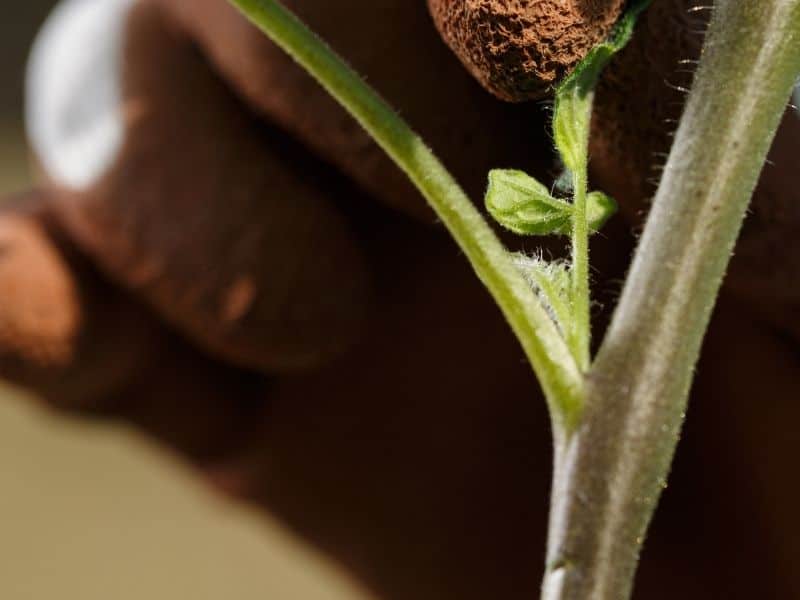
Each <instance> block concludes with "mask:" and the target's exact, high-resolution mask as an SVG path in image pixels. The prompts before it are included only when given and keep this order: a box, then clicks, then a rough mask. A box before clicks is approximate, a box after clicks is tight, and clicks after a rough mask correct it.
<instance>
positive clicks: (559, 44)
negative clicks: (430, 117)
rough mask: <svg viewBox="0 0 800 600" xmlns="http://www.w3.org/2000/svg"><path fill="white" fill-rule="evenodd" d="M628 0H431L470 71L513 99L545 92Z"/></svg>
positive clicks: (608, 26)
mask: <svg viewBox="0 0 800 600" xmlns="http://www.w3.org/2000/svg"><path fill="white" fill-rule="evenodd" d="M624 4H625V2H624V0H428V5H429V7H430V11H431V14H432V15H433V18H434V21H435V23H436V26H437V27H438V28H439V31H440V33H441V34H442V37H443V38H444V39H445V41H446V42H447V43H448V45H449V46H450V48H452V50H453V51H454V52H455V53H456V55H458V57H459V58H460V59H461V61H462V62H463V63H464V65H465V66H466V67H467V69H468V70H469V72H470V73H472V75H473V76H474V77H475V78H476V79H477V80H478V81H479V82H480V83H481V84H482V85H483V86H484V87H485V88H486V89H488V90H489V91H490V92H492V93H493V94H494V95H496V96H497V97H499V98H501V99H503V100H507V101H510V102H522V101H525V100H531V99H536V98H541V97H542V96H544V95H545V94H547V92H548V90H550V88H552V86H553V85H554V84H556V83H557V82H558V81H560V80H561V79H562V78H563V77H564V76H565V75H566V74H567V73H569V72H570V71H571V70H572V69H573V68H574V67H575V65H576V64H577V63H578V62H580V61H581V60H582V59H583V57H584V56H586V54H587V52H588V51H589V50H590V49H591V48H592V47H593V46H594V45H596V44H597V43H598V42H600V41H601V40H603V39H604V38H605V37H606V36H607V35H608V34H609V32H610V30H611V28H612V26H613V25H614V23H616V21H617V19H618V18H619V16H620V13H621V11H622V8H623V5H624Z"/></svg>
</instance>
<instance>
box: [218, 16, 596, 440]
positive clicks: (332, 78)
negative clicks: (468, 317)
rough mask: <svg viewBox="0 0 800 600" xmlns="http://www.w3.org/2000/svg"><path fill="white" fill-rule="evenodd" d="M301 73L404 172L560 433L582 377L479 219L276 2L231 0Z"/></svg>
mask: <svg viewBox="0 0 800 600" xmlns="http://www.w3.org/2000/svg"><path fill="white" fill-rule="evenodd" d="M230 1H231V2H232V3H233V4H234V5H235V6H237V7H238V8H239V10H241V11H242V13H243V14H244V15H245V16H246V17H248V18H249V19H250V20H251V21H252V22H253V23H254V24H255V25H256V26H257V27H259V28H260V29H261V30H262V31H263V32H264V33H265V34H266V35H267V36H268V37H269V38H271V39H272V40H273V41H274V42H275V43H276V44H277V45H278V46H280V47H281V48H283V49H284V50H285V51H286V52H287V53H288V54H289V55H291V56H292V57H293V58H294V59H295V60H296V61H297V62H298V63H299V64H300V65H301V66H302V67H303V68H305V69H306V70H307V71H308V72H309V73H310V74H311V75H312V76H313V77H314V78H316V79H317V81H319V82H320V84H321V85H322V86H323V87H324V88H325V89H326V90H327V91H328V92H329V93H330V94H331V95H332V96H333V97H334V98H335V99H336V100H338V101H339V103H340V104H341V105H342V106H343V107H344V108H345V109H346V110H347V111H348V112H349V113H350V114H351V115H352V116H353V117H354V118H355V119H356V120H357V121H358V122H359V123H360V124H361V126H362V127H364V129H366V130H367V131H368V132H369V133H370V134H371V135H372V137H373V138H374V139H375V140H376V142H377V143H378V144H379V145H380V146H381V147H382V148H383V150H384V151H385V152H386V153H387V154H388V155H389V156H390V157H391V158H392V159H393V160H394V162H395V163H396V164H397V165H398V166H399V167H400V168H401V169H402V170H403V171H404V172H405V173H406V174H407V175H408V177H409V178H410V179H411V180H412V181H413V182H414V184H415V185H416V186H417V188H418V189H419V190H420V192H421V193H422V194H423V196H425V198H426V199H427V200H428V202H429V203H430V205H431V206H432V207H433V209H434V210H435V211H436V213H437V215H438V216H439V218H440V219H441V220H442V222H443V223H444V225H445V226H446V227H447V228H448V230H449V231H450V233H451V234H452V236H453V237H454V238H455V240H456V242H457V243H458V245H459V246H460V247H461V249H462V251H463V252H464V254H466V256H467V258H468V259H469V261H470V263H471V264H472V266H473V268H474V269H475V272H476V273H477V275H478V277H479V278H480V280H481V281H482V282H483V283H484V285H486V287H487V288H488V289H489V291H490V293H491V294H492V296H493V297H494V299H495V301H496V302H497V304H498V305H499V307H500V309H501V310H502V312H503V314H504V315H505V317H506V319H507V320H508V322H509V323H510V324H511V327H512V329H513V330H514V332H515V334H516V336H517V338H518V339H519V340H520V342H521V344H522V347H523V349H524V350H525V352H526V354H527V356H528V359H529V360H530V362H531V364H532V365H533V368H534V370H535V371H536V375H537V376H538V378H539V382H540V383H541V385H542V388H543V390H544V392H545V395H546V397H547V399H548V402H549V404H550V408H551V414H552V415H553V416H554V419H555V420H556V423H555V429H556V430H557V431H561V430H563V429H565V428H568V427H569V426H570V425H569V424H570V423H572V422H574V420H575V419H576V415H577V414H578V413H579V411H580V407H581V405H582V401H583V393H584V378H583V374H582V372H581V370H580V369H579V368H578V365H577V364H576V362H575V360H574V358H573V356H572V354H571V352H570V350H569V348H568V346H567V344H566V342H564V340H563V338H562V337H561V335H560V333H559V332H558V329H557V328H556V325H555V324H554V323H553V321H552V320H551V319H550V317H549V316H548V314H547V312H546V310H545V309H544V307H543V306H542V304H541V302H540V301H539V299H538V298H537V297H536V294H535V293H534V292H533V290H532V289H531V287H530V285H529V284H528V283H527V281H525V279H524V277H523V276H522V274H521V273H520V271H519V270H518V269H517V267H516V266H515V265H514V263H513V261H512V259H511V257H510V255H509V253H508V252H507V251H506V249H505V248H504V247H503V245H502V244H501V242H500V240H499V239H498V238H497V236H496V235H495V233H494V232H493V231H492V229H491V228H490V227H489V225H488V224H487V223H486V220H485V219H484V218H483V216H482V215H481V214H480V213H479V212H478V211H477V210H476V208H475V206H474V205H473V204H472V202H471V201H470V200H469V198H468V197H467V196H466V194H465V193H464V192H463V190H462V189H461V188H460V187H459V185H458V184H457V183H456V182H455V180H454V179H453V177H452V176H451V175H450V173H449V172H448V171H447V169H446V168H445V167H444V166H443V165H442V164H441V162H440V161H439V160H438V159H437V158H436V156H434V154H433V152H431V150H430V149H429V148H428V147H427V146H426V145H425V144H424V143H423V142H422V140H421V139H420V138H419V136H418V135H417V134H416V133H414V131H412V130H411V129H410V128H409V127H408V125H407V124H406V123H405V122H404V121H403V120H402V119H400V117H398V116H397V114H396V113H395V112H394V111H393V110H392V109H391V108H390V107H389V106H388V105H387V104H386V102H385V101H384V100H383V99H382V98H381V97H380V96H379V95H378V94H377V93H376V92H375V91H374V90H373V89H372V88H371V87H369V86H368V85H367V84H366V83H365V82H364V81H363V80H362V79H361V77H359V75H358V74H357V73H356V72H355V71H354V70H353V69H351V68H350V67H349V66H347V64H345V62H344V61H343V60H342V59H341V58H339V57H338V56H337V55H336V54H335V53H334V52H333V51H332V50H331V49H330V48H329V47H328V46H327V45H326V44H325V43H324V42H322V40H320V39H319V38H318V37H317V36H316V35H314V33H312V32H311V31H310V30H309V29H308V28H307V27H305V26H304V25H303V24H302V23H301V22H300V21H299V20H298V19H297V17H295V16H294V15H293V14H292V13H291V12H290V11H288V10H287V9H286V8H285V7H284V6H283V5H282V4H281V3H280V2H278V1H277V0H230Z"/></svg>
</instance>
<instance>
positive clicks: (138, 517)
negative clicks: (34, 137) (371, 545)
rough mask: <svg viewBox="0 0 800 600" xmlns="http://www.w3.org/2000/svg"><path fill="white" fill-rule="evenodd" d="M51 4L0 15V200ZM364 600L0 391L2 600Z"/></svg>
mask: <svg viewBox="0 0 800 600" xmlns="http://www.w3.org/2000/svg"><path fill="white" fill-rule="evenodd" d="M49 4H52V2H50V0H26V2H14V3H10V2H9V3H4V5H3V8H2V9H1V10H2V13H3V15H2V18H0V198H2V196H3V195H5V194H6V193H8V192H10V191H12V190H19V189H23V188H24V187H26V186H27V185H28V168H27V150H26V148H25V144H24V137H23V135H22V129H21V124H20V112H21V111H20V105H21V73H22V66H23V64H22V63H23V62H24V57H25V54H26V49H27V45H28V43H29V41H30V38H31V36H32V34H33V31H34V30H35V29H36V27H37V25H38V22H39V21H40V20H41V18H42V16H43V15H44V13H45V12H46V10H47V8H48V5H49ZM2 301H3V300H2V298H0V303H2ZM363 598H365V595H363V594H362V593H361V592H359V591H357V590H356V588H355V585H354V584H352V583H351V582H349V581H348V580H347V579H346V578H345V576H344V575H342V574H341V573H339V572H338V571H337V570H336V568H335V566H334V565H332V564H328V563H327V562H326V560H325V559H324V558H323V557H321V556H319V555H317V554H316V553H314V552H313V551H312V550H311V549H310V548H307V547H305V546H304V545H302V544H301V542H300V541H298V540H296V539H294V538H293V537H292V536H291V535H290V534H289V533H288V532H287V531H285V530H283V528H282V527H281V526H280V525H279V524H278V523H275V522H272V521H270V519H269V516H268V515H255V514H251V513H249V512H247V511H245V510H244V509H241V508H238V507H234V506H232V505H230V504H228V503H226V502H224V501H222V500H221V499H219V498H217V497H215V496H213V495H212V494H211V493H210V492H208V490H206V489H205V488H204V487H202V486H201V484H200V483H199V482H198V481H196V480H194V479H193V478H192V476H191V474H190V473H189V472H188V471H186V470H184V469H183V467H182V466H181V465H179V464H178V463H177V461H173V460H172V458H171V457H170V456H168V455H166V454H162V453H160V452H159V451H158V450H157V449H155V448H152V447H150V446H149V445H148V444H147V443H146V442H145V440H142V439H140V438H139V437H138V436H137V435H136V434H135V432H131V431H126V430H125V429H123V428H112V427H107V426H101V425H96V424H93V425H89V424H86V423H80V422H76V421H74V420H71V419H66V418H63V417H59V416H56V415H54V414H52V413H50V412H49V411H47V410H46V409H45V408H43V407H41V406H39V405H38V404H37V403H36V402H35V401H34V400H33V399H31V398H28V397H26V396H25V395H24V394H20V393H19V392H18V391H16V390H11V389H10V388H8V387H6V386H3V385H0V599H2V600H50V599H58V600H144V599H146V600H183V599H191V600H221V599H225V600H229V599H230V600H250V599H253V600H255V599H258V600H283V599H287V600H294V599H300V600H354V599H363Z"/></svg>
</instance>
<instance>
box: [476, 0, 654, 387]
mask: <svg viewBox="0 0 800 600" xmlns="http://www.w3.org/2000/svg"><path fill="white" fill-rule="evenodd" d="M648 4H650V0H640V1H639V2H634V3H633V4H632V5H631V6H630V7H629V8H628V10H627V12H626V13H625V15H624V16H623V17H622V19H621V20H620V21H619V23H618V24H617V26H616V28H615V29H614V32H613V33H612V35H611V37H610V38H609V39H608V40H607V41H605V42H603V43H601V44H599V45H597V46H595V47H594V48H593V49H592V50H591V51H590V52H589V54H588V55H587V56H586V58H584V59H583V61H581V63H580V64H579V65H578V66H577V67H576V68H575V70H574V71H573V72H572V73H571V74H570V75H569V76H568V77H567V78H566V79H564V81H563V82H562V83H561V84H560V85H559V86H558V87H557V88H556V95H555V109H554V113H553V138H554V140H555V145H556V150H557V151H558V153H559V157H560V159H561V162H562V164H563V166H564V172H563V174H562V176H561V177H559V178H558V180H557V181H556V182H555V185H554V186H553V187H554V189H555V191H556V192H557V193H560V194H571V196H572V201H571V202H568V201H567V200H565V199H564V198H561V197H559V196H558V195H553V194H551V193H550V191H549V190H548V188H547V187H546V186H545V185H543V184H542V183H540V182H538V181H536V180H535V179H534V178H533V177H531V176H529V175H526V174H525V173H523V172H521V171H513V170H502V169H497V170H494V171H492V172H491V173H490V174H489V187H488V190H487V193H486V207H487V209H488V210H489V213H490V214H491V215H492V217H493V218H494V219H495V220H496V221H497V222H498V223H500V224H501V225H502V226H503V227H505V228H506V229H509V230H511V231H513V232H515V233H518V234H520V235H539V236H541V235H569V236H571V242H572V260H571V264H570V265H569V266H568V267H567V266H565V265H564V264H563V263H557V264H551V263H548V262H546V261H544V260H542V259H527V260H525V259H524V257H518V258H517V265H518V266H519V267H520V268H521V269H522V270H523V271H524V273H525V275H526V277H527V278H528V280H529V281H530V282H531V284H532V285H533V286H534V288H535V290H536V293H537V294H538V295H539V297H540V298H541V300H542V302H543V303H544V305H545V306H547V307H548V309H549V312H550V314H551V317H552V318H554V320H555V321H556V324H557V325H558V328H559V331H560V333H561V335H562V336H564V338H565V341H566V343H567V345H568V346H569V349H570V351H571V352H572V355H573V357H574V358H575V361H576V362H577V363H578V365H579V367H580V368H581V370H582V371H583V372H584V373H586V372H587V371H588V370H589V368H590V366H591V354H590V347H591V310H590V308H591V297H590V290H589V236H590V234H592V233H595V232H597V231H599V230H600V228H601V227H602V226H603V225H604V224H605V222H606V221H607V220H608V219H609V218H610V217H611V216H612V215H613V214H614V213H615V212H616V209H617V206H616V203H615V202H614V200H613V199H612V198H610V197H609V196H607V195H605V194H603V193H602V192H591V193H589V192H588V167H589V134H590V130H591V120H592V105H593V102H594V88H595V86H596V84H597V81H598V79H599V78H600V75H601V73H602V72H603V69H604V68H605V67H606V65H607V64H608V62H609V61H610V60H611V58H612V57H613V56H614V54H616V53H617V52H619V51H620V50H622V48H624V47H625V46H626V45H627V43H628V42H629V41H630V39H631V36H632V35H633V30H634V26H635V24H636V20H637V18H638V16H639V14H640V13H641V12H642V11H643V10H644V9H645V8H646V7H647V5H648ZM567 273H568V276H567Z"/></svg>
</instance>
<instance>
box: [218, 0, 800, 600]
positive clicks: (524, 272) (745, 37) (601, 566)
mask: <svg viewBox="0 0 800 600" xmlns="http://www.w3.org/2000/svg"><path fill="white" fill-rule="evenodd" d="M231 2H232V3H233V4H234V5H236V6H237V7H238V8H239V9H240V10H241V11H242V12H243V13H244V14H245V15H246V16H247V17H249V18H250V19H251V20H252V21H253V22H254V23H255V24H256V25H257V26H258V27H259V28H261V29H262V30H263V31H264V32H265V33H266V34H267V35H268V36H269V37H270V38H271V39H272V40H273V41H275V42H276V43H277V44H278V45H279V46H281V47H282V48H283V49H284V50H286V51H287V52H288V53H289V54H290V55H292V56H293V57H294V58H295V60H296V61H297V62H298V63H299V64H300V65H302V66H303V67H304V68H305V69H306V70H308V71H309V73H311V74H312V75H313V76H314V77H315V78H316V79H317V80H318V81H319V82H320V83H321V84H322V85H323V86H324V87H325V88H326V89H327V90H328V91H329V92H330V93H331V94H332V95H333V96H334V97H335V98H336V99H337V100H338V101H339V102H340V103H341V104H342V105H343V106H344V107H345V108H346V109H347V110H348V111H349V112H350V113H351V114H352V115H353V117H354V118H355V119H356V120H358V122H359V123H360V124H361V125H362V126H363V127H364V128H365V129H366V130H367V131H368V132H369V133H370V134H371V135H372V136H373V137H374V138H375V140H376V141H377V143H378V144H380V145H381V147H382V148H383V149H384V150H385V151H386V152H387V153H388V154H389V156H391V158H392V159H394V161H395V162H396V163H397V165H398V166H399V167H400V168H401V169H402V170H403V171H404V172H405V173H406V174H407V175H408V176H409V178H410V179H411V180H412V181H413V182H414V183H415V184H416V186H417V187H418V188H419V190H420V192H421V193H422V194H423V195H424V196H425V198H427V200H428V202H429V203H430V204H431V206H432V207H433V208H434V210H435V211H436V212H437V214H438V215H439V217H440V218H441V220H442V222H443V223H444V225H445V226H446V227H447V228H448V229H449V230H450V232H451V234H452V235H453V237H454V239H455V240H456V242H457V243H458V244H459V246H460V247H461V249H462V250H463V252H464V253H465V255H466V257H467V258H468V260H469V261H470V262H471V264H472V266H473V268H474V269H475V272H476V274H477V276H478V277H479V278H480V279H481V281H482V282H483V283H484V284H485V285H486V287H487V289H488V290H489V292H490V293H491V294H492V295H493V297H494V299H495V300H496V302H497V304H498V306H499V307H500V309H501V310H502V312H503V314H504V315H505V317H506V318H507V320H508V322H509V324H510V325H511V327H512V329H513V330H514V332H515V334H516V335H517V337H518V338H519V340H520V343H521V345H522V347H523V349H524V350H525V352H526V354H527V356H528V358H529V359H530V362H531V365H532V367H533V369H534V371H535V372H536V374H537V376H538V378H539V381H540V383H541V385H542V388H543V390H544V393H545V396H546V398H547V401H548V405H549V408H550V413H551V416H552V421H553V435H554V439H555V467H554V469H555V472H554V480H553V481H554V485H553V500H552V509H551V518H550V537H549V543H548V560H547V568H546V573H545V581H544V585H543V591H542V597H543V598H544V599H545V600H567V599H569V600H624V599H625V598H628V597H629V595H630V593H631V590H632V581H633V576H634V572H635V568H636V564H637V561H638V557H639V551H640V547H641V544H642V541H643V538H644V535H645V533H646V529H647V526H648V524H649V521H650V519H651V517H652V514H653V511H654V510H655V506H656V503H657V500H658V497H659V495H660V492H661V490H662V489H663V486H664V482H665V480H666V476H667V473H668V470H669V465H670V463H671V460H672V455H673V452H674V449H675V446H676V444H677V440H678V435H679V432H680V428H681V424H682V416H683V413H684V410H685V406H686V400H687V397H688V392H689V388H690V384H691V379H692V372H693V369H694V366H695V364H696V362H697V358H698V355H699V349H700V343H701V341H702V338H703V336H704V333H705V330H706V328H707V325H708V321H709V318H710V314H711V310H712V308H713V305H714V302H715V299H716V296H717V294H718V292H719V288H720V285H721V281H722V277H723V275H724V273H725V270H726V268H727V264H728V261H729V259H730V254H731V250H732V248H733V245H734V242H735V240H736V237H737V235H738V231H739V229H740V226H741V223H742V221H743V219H744V215H745V212H746V209H747V205H748V202H749V199H750V197H751V195H752V192H753V189H754V187H755V184H756V182H757V180H758V176H759V173H760V171H761V168H762V166H763V164H764V161H765V158H766V154H767V151H768V149H769V147H770V144H771V141H772V139H773V137H774V134H775V132H776V130H777V127H778V123H779V121H780V117H781V115H782V114H783V110H784V108H785V105H786V101H787V99H788V98H789V95H790V93H791V90H792V87H793V85H794V83H795V81H796V79H797V76H798V74H800V0H759V2H740V1H738V0H717V3H716V6H715V8H714V13H713V16H712V19H711V26H710V29H709V32H708V36H707V41H706V48H705V51H704V53H703V57H702V60H701V62H700V65H699V68H698V71H697V74H696V80H695V85H694V88H693V90H692V92H691V94H690V95H689V99H688V103H687V107H686V110H685V114H684V117H683V119H682V121H681V124H680V127H679V129H678V132H677V135H676V139H675V144H674V147H673V150H672V153H671V155H670V158H669V160H668V163H667V166H666V169H665V172H664V176H663V179H662V182H661V185H660V187H659V190H658V193H657V195H656V198H655V201H654V204H653V208H652V211H651V214H650V217H649V219H648V223H647V226H646V228H645V231H644V234H643V236H642V240H641V242H640V246H639V249H638V250H637V253H636V256H635V257H634V261H633V266H632V268H631V273H630V275H629V277H628V280H627V282H626V285H625V289H624V292H623V295H622V298H621V300H620V302H619V305H618V307H617V310H616V312H615V316H614V319H613V321H612V324H611V326H610V328H609V330H608V332H607V334H606V338H605V339H604V340H603V343H602V345H601V348H600V352H599V354H598V356H597V358H596V359H595V360H594V361H592V360H591V355H590V339H591V338H590V335H591V334H590V320H589V306H590V297H589V235H590V233H591V232H592V231H594V230H596V229H598V228H599V227H600V226H602V224H603V222H604V221H605V220H606V219H607V218H608V217H609V216H610V214H611V213H612V212H613V208H614V203H613V201H612V200H611V199H610V198H608V197H606V196H605V195H603V194H602V193H599V192H592V193H589V191H588V176H587V167H588V156H587V154H588V151H587V148H588V136H589V124H590V121H591V110H592V100H593V91H592V90H593V88H594V86H595V83H596V82H597V79H598V77H599V76H600V73H601V71H602V69H603V67H604V66H605V65H606V63H607V62H608V61H609V60H610V58H611V56H612V55H613V54H614V53H615V52H616V51H617V50H619V49H620V48H621V47H622V46H624V45H625V43H626V42H627V40H628V39H629V38H630V36H631V33H632V31H633V26H634V23H635V20H636V17H637V15H638V14H640V13H641V11H643V10H644V9H645V8H646V5H647V4H648V2H647V1H646V0H640V1H638V2H632V3H629V5H628V8H627V12H626V13H625V15H624V16H623V18H622V19H621V20H620V21H619V23H618V24H617V26H616V28H615V29H614V31H613V33H612V35H611V37H610V39H609V40H608V41H606V42H603V43H601V44H600V45H598V46H596V47H595V48H594V49H593V50H592V51H591V52H589V55H588V56H587V57H586V59H585V60H584V61H582V62H581V63H580V64H579V65H578V66H577V67H576V68H575V69H574V71H573V72H572V74H571V75H569V76H568V77H567V78H566V79H565V80H564V82H563V83H562V84H561V85H560V86H559V87H558V88H557V91H556V105H555V114H554V122H553V133H554V139H555V143H556V147H557V150H558V152H559V154H560V157H561V160H562V162H563V164H564V167H565V174H564V176H562V177H560V178H559V180H558V182H557V183H556V185H555V186H554V189H555V193H551V192H550V191H549V190H548V188H547V187H546V186H544V185H542V184H541V183H539V182H537V181H535V180H534V179H532V178H531V177H529V176H528V175H526V174H524V173H521V172H519V171H501V170H498V171H493V172H492V173H491V174H490V177H489V188H488V192H487V197H486V202H487V206H488V208H489V211H490V212H491V213H492V215H493V216H494V217H495V218H496V219H497V220H498V221H499V222H500V223H501V224H502V225H504V226H505V227H507V228H508V229H511V230H512V231H515V232H517V233H521V234H525V235H551V234H559V235H569V236H571V242H572V258H571V261H570V263H569V264H568V265H567V264H564V263H558V262H556V263H546V262H544V261H542V260H540V259H535V258H529V257H525V256H519V255H513V254H511V253H509V252H508V251H507V250H506V249H505V248H504V247H503V246H502V244H501V243H500V241H499V240H498V238H497V236H496V235H495V234H494V232H493V231H492V229H491V228H490V227H489V225H488V224H487V222H486V220H485V219H484V218H483V217H482V216H481V214H480V213H479V212H478V211H477V210H476V209H475V207H474V205H473V204H472V202H471V201H470V200H469V198H467V196H466V194H465V193H464V192H463V191H462V190H461V188H460V187H459V186H458V184H457V183H456V182H455V181H454V179H453V178H452V177H451V176H450V174H449V173H448V172H447V171H446V169H445V168H444V167H443V166H442V164H441V163H440V162H439V161H438V160H437V159H436V157H435V156H434V155H433V153H432V152H431V151H430V149H429V148H428V147H427V146H426V145H425V144H424V142H423V141H422V140H421V139H420V138H419V137H418V136H417V135H416V134H414V132H413V131H412V130H411V129H410V128H409V127H408V125H406V124H405V123H404V122H403V121H402V120H401V119H400V118H399V117H398V116H397V115H396V114H395V112H394V111H392V110H391V108H389V107H388V105H387V104H386V103H385V102H384V101H383V100H382V99H381V98H380V97H379V96H378V95H377V94H376V93H375V91H374V90H372V89H371V88H370V87H369V86H368V85H367V84H366V83H365V82H364V81H363V80H362V79H361V78H360V77H359V76H358V75H357V74H356V73H355V72H354V71H353V70H352V69H350V68H349V67H348V66H347V65H346V64H345V63H344V62H343V61H342V60H341V59H340V58H338V57H337V56H336V54H335V53H333V52H332V51H331V50H330V48H328V47H327V46H326V45H325V44H324V43H323V42H322V41H321V40H320V39H319V38H317V37H316V36H315V35H314V34H313V33H311V32H310V31H309V30H308V29H307V28H306V27H305V26H303V24H302V23H301V22H300V21H299V20H298V19H297V18H296V17H295V16H294V15H292V14H291V13H290V12H289V11H288V10H286V9H285V8H284V7H283V6H282V4H281V3H280V2H278V1H277V0H231ZM565 195H571V199H570V200H567V199H565V198H564V196H565Z"/></svg>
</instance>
